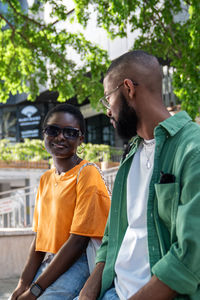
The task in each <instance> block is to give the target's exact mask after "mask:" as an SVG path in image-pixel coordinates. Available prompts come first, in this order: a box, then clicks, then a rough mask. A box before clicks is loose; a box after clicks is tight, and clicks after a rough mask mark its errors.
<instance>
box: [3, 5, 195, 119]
mask: <svg viewBox="0 0 200 300" xmlns="http://www.w3.org/2000/svg"><path fill="white" fill-rule="evenodd" d="M1 2H2V3H4V4H7V6H8V10H7V12H6V13H5V12H2V11H0V26H1V28H2V31H0V79H1V81H0V87H1V94H0V102H5V101H6V99H7V98H8V96H9V93H10V92H11V93H12V94H16V93H17V92H19V93H21V92H26V93H27V94H28V98H29V99H30V100H34V99H35V97H36V95H38V94H39V86H47V83H48V86H49V89H50V90H57V91H58V92H59V100H60V101H65V100H66V99H68V98H71V97H73V96H75V95H77V97H78V101H79V102H82V101H83V100H84V99H85V98H86V97H89V99H90V101H91V103H92V105H93V106H95V103H96V102H97V99H98V98H99V96H100V95H102V92H103V90H102V85H101V83H100V79H101V76H102V73H104V72H105V70H106V68H107V65H108V63H109V60H108V56H107V53H106V51H103V50H101V49H100V48H98V47H97V46H95V45H93V44H92V43H91V42H89V41H87V40H86V39H85V38H84V36H83V35H82V34H80V33H76V34H75V33H72V32H69V31H67V30H66V29H62V30H58V29H57V26H56V25H57V24H58V22H62V21H66V20H67V19H68V18H69V16H68V15H69V10H68V9H67V7H66V6H65V5H64V4H62V2H63V1H61V0H41V1H36V2H35V4H34V5H33V6H32V8H31V10H29V13H27V12H26V11H23V10H22V9H21V5H20V1H19V0H2V1H1ZM38 3H40V4H43V5H44V4H46V3H49V4H51V5H52V14H51V15H52V17H53V18H54V19H53V20H54V21H52V22H51V23H48V24H46V23H44V20H43V18H42V17H39V16H38V12H40V13H41V14H42V7H41V5H39V4H38ZM74 3H75V13H76V18H77V19H76V20H78V22H79V23H81V24H82V25H83V26H86V25H87V23H88V21H89V19H90V12H91V9H90V8H91V6H92V7H93V8H94V11H96V12H97V23H98V26H99V27H101V28H102V27H103V28H104V29H105V30H106V31H107V32H108V35H109V37H110V38H113V39H114V38H115V37H117V36H120V37H125V36H126V35H127V26H128V27H129V28H131V31H133V32H137V38H136V40H135V42H134V45H133V47H132V48H133V49H143V50H146V51H148V52H150V53H152V54H154V55H156V56H157V57H159V58H162V59H164V60H166V61H167V62H169V63H170V66H171V67H173V70H174V73H173V86H174V92H175V93H176V95H177V96H178V98H179V99H180V101H181V102H182V108H183V109H186V110H187V111H188V112H189V114H190V115H191V116H192V117H193V118H195V116H196V115H198V112H199V104H200V103H199V102H200V100H199V94H200V85H199V82H200V55H199V45H200V34H199V31H200V14H199V12H200V1H199V0H185V1H183V0H109V1H108V0H74ZM36 16H37V17H36ZM5 25H6V29H5ZM70 48H73V49H75V50H76V51H77V53H79V55H80V57H81V60H82V63H83V66H81V67H80V66H79V67H78V66H77V64H76V62H74V61H72V60H70V59H67V57H68V58H69V49H70ZM67 55H68V56H67Z"/></svg>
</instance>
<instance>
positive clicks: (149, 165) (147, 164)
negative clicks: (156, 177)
mask: <svg viewBox="0 0 200 300" xmlns="http://www.w3.org/2000/svg"><path fill="white" fill-rule="evenodd" d="M146 166H147V169H150V168H151V163H150V161H149V160H147V162H146Z"/></svg>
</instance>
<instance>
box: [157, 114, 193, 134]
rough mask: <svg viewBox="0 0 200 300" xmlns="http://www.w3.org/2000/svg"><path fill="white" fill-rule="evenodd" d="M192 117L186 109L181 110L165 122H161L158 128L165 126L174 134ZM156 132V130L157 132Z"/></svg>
mask: <svg viewBox="0 0 200 300" xmlns="http://www.w3.org/2000/svg"><path fill="white" fill-rule="evenodd" d="M191 120H192V119H191V118H190V116H189V115H188V114H187V113H186V112H185V111H180V112H178V113H176V114H175V115H173V116H171V117H170V118H167V119H166V120H164V121H163V122H161V123H160V124H159V125H158V126H157V127H156V128H155V131H156V129H157V128H159V127H163V128H165V129H166V130H167V131H168V133H169V135H171V136H174V135H175V134H176V133H177V132H178V131H179V130H180V129H181V128H183V126H185V125H186V124H187V123H188V122H190V121H191ZM155 133H156V132H155Z"/></svg>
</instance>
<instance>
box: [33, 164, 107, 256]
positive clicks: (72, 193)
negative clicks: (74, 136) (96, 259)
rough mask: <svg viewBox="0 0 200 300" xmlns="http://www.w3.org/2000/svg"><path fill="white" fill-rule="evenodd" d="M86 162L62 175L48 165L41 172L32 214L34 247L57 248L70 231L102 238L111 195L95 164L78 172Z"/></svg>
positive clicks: (52, 249) (50, 249) (53, 249)
mask: <svg viewBox="0 0 200 300" xmlns="http://www.w3.org/2000/svg"><path fill="white" fill-rule="evenodd" d="M85 163H87V161H86V160H83V161H81V163H80V164H78V165H77V166H75V167H74V168H72V169H71V170H69V171H68V172H66V173H65V174H64V175H58V174H56V173H55V169H51V170H48V171H46V172H45V173H44V174H43V175H42V176H41V179H40V184H39V188H38V193H37V197H36V204H35V211H34V218H33V230H34V231H35V232H37V239H36V251H44V252H51V253H56V252H58V250H59V249H60V248H61V247H62V245H63V244H64V243H65V242H66V241H67V239H68V238H69V235H70V233H73V234H77V235H83V236H88V237H91V238H102V236H103V234H104V229H105V225H106V221H107V217H108V213H109V209H110V197H109V194H108V190H107V187H106V186H105V183H104V181H103V179H102V177H101V174H100V173H99V171H98V170H97V168H96V167H95V166H93V165H87V166H85V167H83V168H82V170H81V171H80V172H79V170H80V168H81V167H82V166H83V165H84V164H85ZM77 176H78V180H77Z"/></svg>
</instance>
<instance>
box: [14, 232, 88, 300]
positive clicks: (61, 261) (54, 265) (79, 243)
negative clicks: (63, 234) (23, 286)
mask: <svg viewBox="0 0 200 300" xmlns="http://www.w3.org/2000/svg"><path fill="white" fill-rule="evenodd" d="M89 239H90V238H89V237H85V236H80V235H75V234H71V235H70V237H69V239H68V240H67V241H66V242H65V244H64V245H63V246H62V247H61V249H60V250H59V251H58V253H57V254H56V255H55V256H54V258H53V260H52V261H51V263H50V264H49V266H48V267H47V268H46V269H45V271H44V272H43V273H42V274H41V275H40V276H39V277H38V278H37V280H36V281H35V282H36V283H37V284H38V285H39V286H40V287H41V288H42V289H43V290H45V289H46V288H47V287H48V286H49V285H51V284H52V283H53V282H54V281H55V280H56V279H57V278H58V277H59V276H61V275H62V274H63V273H64V272H66V271H67V270H68V269H69V268H70V267H71V266H72V265H73V264H74V262H75V261H76V260H77V259H78V258H79V257H80V256H81V255H82V253H83V252H84V251H85V249H86V247H87V245H88V242H89ZM19 299H27V300H28V299H34V298H33V297H32V295H31V292H30V290H28V291H26V292H25V293H24V295H22V298H19Z"/></svg>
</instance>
